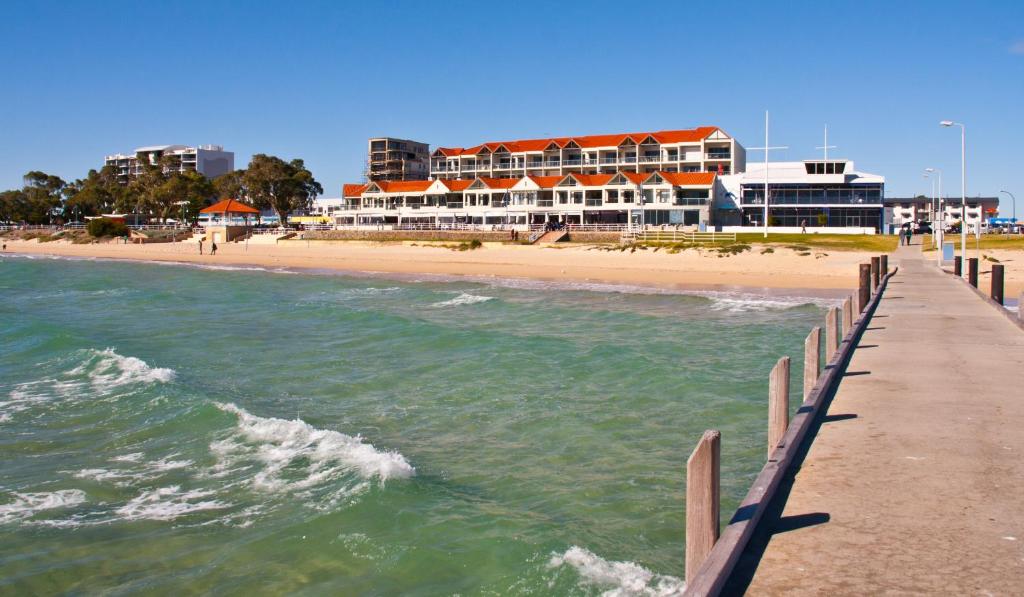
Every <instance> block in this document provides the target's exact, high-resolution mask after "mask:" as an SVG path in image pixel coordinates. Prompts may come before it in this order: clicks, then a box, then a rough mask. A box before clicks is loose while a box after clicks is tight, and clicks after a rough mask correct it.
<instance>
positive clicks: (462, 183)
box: [441, 178, 473, 192]
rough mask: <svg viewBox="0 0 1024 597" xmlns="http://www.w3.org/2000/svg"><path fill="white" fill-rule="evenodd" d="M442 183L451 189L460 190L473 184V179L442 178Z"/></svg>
mask: <svg viewBox="0 0 1024 597" xmlns="http://www.w3.org/2000/svg"><path fill="white" fill-rule="evenodd" d="M441 184H443V185H444V186H446V187H448V190H449V191H453V192H458V191H464V190H466V187H468V186H469V185H471V184H473V181H472V180H466V179H463V178H449V179H441Z"/></svg>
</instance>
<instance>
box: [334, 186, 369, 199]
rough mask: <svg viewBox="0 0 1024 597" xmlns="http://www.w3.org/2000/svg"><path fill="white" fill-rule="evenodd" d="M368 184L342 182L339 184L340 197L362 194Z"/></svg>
mask: <svg viewBox="0 0 1024 597" xmlns="http://www.w3.org/2000/svg"><path fill="white" fill-rule="evenodd" d="M367 186H369V185H365V184H344V185H341V196H342V197H358V196H360V195H362V194H363V191H365V190H366V187H367Z"/></svg>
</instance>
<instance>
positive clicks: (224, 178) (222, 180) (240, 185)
mask: <svg viewBox="0 0 1024 597" xmlns="http://www.w3.org/2000/svg"><path fill="white" fill-rule="evenodd" d="M213 185H214V187H215V188H216V190H217V198H218V199H237V200H239V201H246V200H249V189H247V188H245V170H233V171H231V172H228V173H227V174H222V175H220V176H218V177H217V178H215V179H213Z"/></svg>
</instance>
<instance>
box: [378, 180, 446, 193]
mask: <svg viewBox="0 0 1024 597" xmlns="http://www.w3.org/2000/svg"><path fill="white" fill-rule="evenodd" d="M433 182H434V181H432V180H382V181H380V182H377V183H374V184H376V185H377V186H378V187H380V190H381V192H382V193H415V192H420V191H425V190H427V189H428V188H429V187H430V185H431V184H433Z"/></svg>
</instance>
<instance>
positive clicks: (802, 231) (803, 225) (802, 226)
mask: <svg viewBox="0 0 1024 597" xmlns="http://www.w3.org/2000/svg"><path fill="white" fill-rule="evenodd" d="M800 234H807V220H800Z"/></svg>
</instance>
